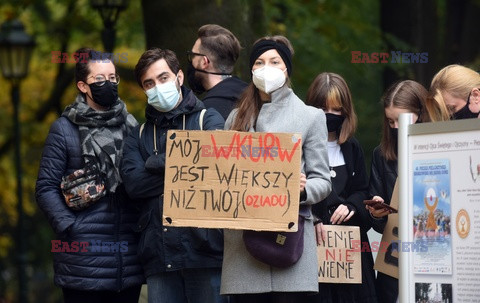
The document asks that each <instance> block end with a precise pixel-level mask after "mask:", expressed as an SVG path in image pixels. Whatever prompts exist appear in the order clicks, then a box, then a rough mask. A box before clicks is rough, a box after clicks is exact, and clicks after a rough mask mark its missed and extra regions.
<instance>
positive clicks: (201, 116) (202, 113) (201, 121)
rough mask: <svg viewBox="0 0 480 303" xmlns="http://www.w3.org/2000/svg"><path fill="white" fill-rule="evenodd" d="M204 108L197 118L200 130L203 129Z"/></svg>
mask: <svg viewBox="0 0 480 303" xmlns="http://www.w3.org/2000/svg"><path fill="white" fill-rule="evenodd" d="M206 111H207V109H206V108H204V109H202V111H201V112H200V117H199V118H198V124H200V130H203V116H205V112H206Z"/></svg>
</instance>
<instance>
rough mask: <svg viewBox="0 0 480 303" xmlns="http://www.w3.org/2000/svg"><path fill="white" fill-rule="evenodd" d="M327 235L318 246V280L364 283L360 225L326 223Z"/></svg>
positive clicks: (324, 281) (323, 281)
mask: <svg viewBox="0 0 480 303" xmlns="http://www.w3.org/2000/svg"><path fill="white" fill-rule="evenodd" d="M323 227H324V229H325V231H326V233H327V236H326V240H325V241H323V244H322V245H318V246H317V256H318V266H319V269H318V282H322V283H353V284H361V283H362V253H361V250H360V248H358V247H357V248H355V247H354V244H355V243H360V228H359V227H358V226H344V225H324V226H323Z"/></svg>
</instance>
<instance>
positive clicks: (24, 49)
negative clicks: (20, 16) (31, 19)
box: [0, 20, 35, 303]
mask: <svg viewBox="0 0 480 303" xmlns="http://www.w3.org/2000/svg"><path fill="white" fill-rule="evenodd" d="M34 46H35V42H34V40H33V38H32V37H31V36H29V35H28V34H27V33H25V31H24V27H23V24H22V23H21V22H20V21H19V20H9V21H6V22H4V23H3V24H2V25H1V27H0V68H1V70H2V74H3V76H4V77H5V78H6V79H7V80H9V81H10V82H11V83H12V91H11V94H12V95H11V96H12V103H13V115H14V118H13V124H14V142H15V170H16V177H17V199H18V204H17V207H18V221H17V233H18V235H17V262H18V287H19V289H18V297H19V300H18V301H19V302H21V303H25V302H28V290H27V277H26V263H27V258H26V252H25V231H24V212H23V191H22V164H21V150H20V142H21V137H20V120H19V105H20V81H21V80H22V79H23V78H25V77H26V76H27V74H28V65H29V63H30V57H31V54H32V51H33V48H34Z"/></svg>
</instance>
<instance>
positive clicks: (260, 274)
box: [221, 36, 331, 303]
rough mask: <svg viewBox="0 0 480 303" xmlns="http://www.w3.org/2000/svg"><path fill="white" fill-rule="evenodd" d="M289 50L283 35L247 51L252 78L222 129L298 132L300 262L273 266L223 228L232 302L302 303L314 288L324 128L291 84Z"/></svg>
mask: <svg viewBox="0 0 480 303" xmlns="http://www.w3.org/2000/svg"><path fill="white" fill-rule="evenodd" d="M292 55H293V48H292V46H291V44H290V41H289V40H288V39H287V38H285V37H284V36H273V37H264V38H261V39H259V40H257V41H256V42H255V44H254V45H253V48H252V52H251V54H250V67H251V70H252V82H251V83H250V84H249V86H248V87H247V88H246V90H245V91H244V93H243V95H242V96H241V97H240V99H239V101H238V104H237V108H235V109H234V110H233V111H232V113H231V114H230V115H229V117H228V119H227V121H226V123H225V129H231V130H237V131H243V132H245V131H247V132H255V131H258V132H284V133H300V134H301V135H302V139H301V143H302V167H299V168H298V169H299V170H301V171H302V174H301V177H300V192H301V195H300V197H299V199H300V213H301V214H303V216H304V218H305V220H304V221H305V223H304V232H303V235H304V249H303V253H302V255H301V257H300V258H299V260H298V261H297V262H296V263H295V264H293V265H290V266H288V267H286V268H277V267H274V266H271V265H268V264H266V263H263V262H260V261H258V260H257V259H255V258H254V257H253V256H252V255H250V253H249V252H248V251H247V249H246V247H245V243H244V241H243V239H242V236H243V231H241V230H228V229H227V230H225V231H224V234H225V250H224V261H223V269H222V287H221V292H222V294H230V295H232V297H233V299H234V300H235V302H236V303H243V302H248V303H255V302H277V303H282V302H304V301H305V293H306V292H318V282H317V281H318V261H317V255H316V245H315V231H314V227H313V217H312V214H311V205H312V204H315V203H317V202H318V201H321V200H323V199H324V198H325V197H327V196H328V194H329V193H330V191H331V182H330V175H329V172H328V164H327V163H328V158H327V157H328V156H327V148H326V143H327V129H326V124H325V114H324V113H323V111H322V110H321V109H316V108H314V107H310V106H307V105H305V104H304V103H303V102H302V100H300V99H299V98H298V97H297V96H296V95H295V93H294V92H293V91H292V89H291V88H290V85H289V83H290V76H291V75H292Z"/></svg>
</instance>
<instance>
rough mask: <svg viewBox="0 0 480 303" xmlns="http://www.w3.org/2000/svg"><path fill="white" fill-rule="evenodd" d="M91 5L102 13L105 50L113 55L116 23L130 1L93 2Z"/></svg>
mask: <svg viewBox="0 0 480 303" xmlns="http://www.w3.org/2000/svg"><path fill="white" fill-rule="evenodd" d="M90 4H91V5H92V7H93V8H95V9H97V10H98V11H99V12H100V16H101V17H102V20H103V26H104V29H103V30H102V43H103V48H104V49H105V52H107V53H112V52H113V49H114V48H115V34H116V32H115V23H116V22H117V19H118V15H119V13H120V12H121V11H122V10H124V9H126V8H127V6H128V0H91V1H90Z"/></svg>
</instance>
